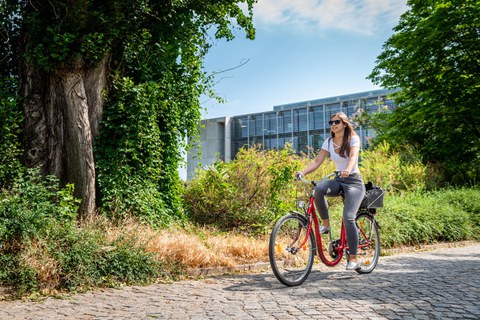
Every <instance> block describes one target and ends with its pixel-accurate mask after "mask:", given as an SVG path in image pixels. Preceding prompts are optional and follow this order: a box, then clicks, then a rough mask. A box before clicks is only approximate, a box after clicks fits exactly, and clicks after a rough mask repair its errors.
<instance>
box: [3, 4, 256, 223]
mask: <svg viewBox="0 0 480 320" xmlns="http://www.w3.org/2000/svg"><path fill="white" fill-rule="evenodd" d="M254 1H255V0H195V1H189V0H163V1H147V0H70V1H67V0H61V1H41V0H34V1H13V0H5V1H2V2H0V20H1V21H2V29H1V31H0V36H1V38H2V40H3V42H4V44H5V45H4V46H3V47H2V48H1V49H0V50H1V51H0V53H1V54H2V55H1V56H0V61H1V62H2V65H1V68H0V73H1V76H2V78H7V77H14V78H16V79H17V80H18V96H19V98H20V99H19V101H20V108H21V110H22V111H23V113H24V117H25V121H24V124H23V128H22V134H21V136H22V145H23V150H24V153H23V161H24V163H25V164H26V165H27V166H29V167H40V168H41V170H42V172H43V173H44V174H54V175H56V176H57V177H58V178H59V179H60V181H61V182H62V183H63V184H66V183H74V184H75V195H76V196H77V197H79V198H80V199H81V200H82V203H81V206H80V213H81V215H82V216H84V217H85V216H88V215H90V214H92V213H93V212H94V210H95V207H96V203H97V202H98V199H97V194H98V192H97V190H96V189H97V186H98V184H97V183H96V182H98V181H97V175H96V172H97V170H98V169H99V168H97V167H96V162H95V159H96V150H98V149H96V148H95V147H94V145H99V146H100V147H101V146H102V144H103V143H104V142H105V141H101V140H98V139H99V137H102V135H99V133H101V132H102V130H103V129H104V128H106V129H105V130H107V129H108V128H109V129H110V131H109V132H116V133H117V134H118V135H117V136H106V135H105V134H104V135H103V137H102V139H104V140H105V139H107V140H114V141H117V142H119V141H123V140H125V139H124V138H125V137H123V136H121V135H122V134H123V133H122V131H121V130H120V131H119V130H116V129H118V128H121V127H122V126H123V129H124V132H125V131H126V129H128V128H126V127H125V126H126V125H127V124H125V123H124V124H122V123H121V122H122V121H125V120H126V118H125V117H123V118H122V117H116V120H115V121H116V122H111V121H110V120H109V119H103V121H102V118H103V115H104V113H105V112H107V111H108V113H109V115H110V117H111V118H115V114H117V115H118V113H122V110H123V109H122V108H124V107H125V103H127V104H128V103H135V104H136V105H127V107H129V108H130V110H132V109H135V108H137V107H138V112H139V113H140V112H143V111H144V110H145V108H143V107H145V103H149V104H153V105H154V106H155V107H154V108H153V109H152V110H153V111H152V112H153V113H152V114H151V115H150V117H149V118H148V119H149V121H150V122H149V123H148V124H144V125H146V126H156V131H157V132H159V135H158V136H157V138H158V139H159V141H158V143H157V145H158V146H161V150H160V152H158V153H155V155H154V156H155V157H157V158H156V159H153V160H152V161H154V162H157V163H160V165H158V166H157V168H155V170H159V171H160V172H157V174H156V182H158V183H159V185H160V186H159V190H160V191H161V190H162V188H163V190H165V189H168V186H166V184H168V182H169V181H173V182H175V181H177V180H178V178H177V179H175V176H178V174H177V173H176V166H177V165H178V161H179V158H180V157H179V147H180V146H181V144H182V143H183V141H185V138H186V137H190V136H193V135H195V132H196V125H197V122H198V120H199V119H200V111H199V110H200V106H199V102H198V98H199V96H200V94H202V93H204V92H208V91H209V90H210V85H211V82H210V80H209V78H208V76H207V75H206V74H205V73H204V72H203V71H202V63H203V57H204V55H205V53H206V52H207V51H208V48H209V47H210V46H211V41H212V40H213V39H211V38H209V35H208V34H209V31H210V30H212V29H214V30H216V33H215V37H216V38H227V39H229V40H231V39H233V37H234V36H233V32H232V29H234V28H240V29H244V30H245V31H246V33H247V37H249V38H251V39H253V38H254V29H253V25H252V6H253V3H254ZM116 83H117V84H116ZM118 83H129V84H130V86H129V88H128V90H126V91H125V90H123V91H122V90H120V89H118V87H119V86H120V87H122V85H118ZM145 85H147V86H149V87H150V88H153V87H154V88H155V89H154V91H155V92H154V96H155V99H153V100H152V99H150V100H149V97H147V96H145V94H148V93H152V91H149V90H150V89H148V90H147V89H145V90H143V89H139V87H138V86H140V87H141V86H145ZM152 90H153V89H152ZM121 94H125V95H130V98H129V99H123V98H122V97H121V96H118V95H121ZM132 95H137V96H136V97H132ZM142 106H143V107H142ZM142 108H143V109H142ZM109 121H110V122H109ZM147 129H148V128H145V130H147ZM139 131H142V129H139ZM139 131H137V132H136V133H135V134H138V132H139ZM96 138H97V140H98V141H96V142H95V144H94V140H95V139H96ZM122 139H123V140H122ZM113 146H114V147H116V148H117V151H118V149H121V148H122V147H123V146H120V145H119V143H117V144H113ZM122 150H123V149H122ZM147 151H148V150H147ZM147 151H146V150H144V149H141V148H137V149H136V150H135V152H136V153H134V154H132V153H128V152H123V153H119V157H120V156H121V157H124V158H125V157H128V158H130V159H144V158H145V157H148V156H151V154H147V155H145V154H144V153H145V152H147ZM147 153H148V152H147ZM117 160H118V159H117ZM150 160H151V159H150ZM140 162H141V163H145V161H143V162H142V161H140ZM146 162H148V161H146ZM130 163H131V162H130ZM113 165H115V163H110V164H105V163H104V166H113ZM173 167H174V168H175V169H172V168H173ZM132 171H135V170H132ZM104 172H106V174H108V173H109V172H110V173H111V171H108V170H104ZM131 174H135V172H133V173H132V172H131ZM172 177H173V178H172ZM142 179H148V177H142ZM105 180H108V179H105ZM174 188H175V186H172V189H174ZM170 196H171V193H168V192H167V194H166V196H165V199H164V200H165V203H166V204H167V206H168V201H169V200H168V199H169V197H170Z"/></svg>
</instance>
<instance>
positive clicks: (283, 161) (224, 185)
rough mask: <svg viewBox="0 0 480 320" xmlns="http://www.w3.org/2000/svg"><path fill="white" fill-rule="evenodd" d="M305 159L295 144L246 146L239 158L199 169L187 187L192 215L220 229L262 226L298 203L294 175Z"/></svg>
mask: <svg viewBox="0 0 480 320" xmlns="http://www.w3.org/2000/svg"><path fill="white" fill-rule="evenodd" d="M299 168H300V160H299V158H298V157H297V156H296V155H292V154H291V149H289V148H286V149H283V150H269V151H266V152H264V151H261V150H260V149H259V147H255V148H250V149H242V150H240V151H239V153H238V154H237V157H236V159H235V160H234V161H232V162H230V163H223V162H221V161H218V162H216V163H215V164H213V165H211V166H209V167H208V168H207V169H206V170H200V171H198V172H197V175H196V177H195V179H193V180H192V181H190V182H189V183H188V185H187V187H186V189H185V191H184V200H185V203H186V209H187V212H188V215H189V216H190V217H191V218H192V219H193V221H194V222H196V223H199V224H212V225H216V226H217V227H219V228H221V229H232V228H239V229H243V230H247V231H254V230H257V231H259V230H262V229H265V227H267V226H270V225H271V223H272V222H274V221H275V220H276V218H277V217H279V216H280V215H283V214H284V213H285V212H286V211H287V210H288V209H290V208H292V207H293V206H294V199H295V192H296V189H295V188H294V187H293V185H292V183H290V182H291V181H292V178H293V176H294V173H295V171H296V170H298V169H299Z"/></svg>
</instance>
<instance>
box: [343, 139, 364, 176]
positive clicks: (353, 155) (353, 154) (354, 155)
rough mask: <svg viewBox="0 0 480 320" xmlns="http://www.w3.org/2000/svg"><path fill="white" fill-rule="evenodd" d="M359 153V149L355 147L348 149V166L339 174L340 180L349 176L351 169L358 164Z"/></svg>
mask: <svg viewBox="0 0 480 320" xmlns="http://www.w3.org/2000/svg"><path fill="white" fill-rule="evenodd" d="M359 152H360V148H359V147H357V146H354V147H351V148H350V154H349V155H348V157H349V159H348V164H347V167H346V168H345V170H343V171H342V172H341V173H340V177H341V178H346V177H348V176H349V175H350V173H351V172H352V170H353V168H354V167H355V165H356V164H357V162H358V154H359Z"/></svg>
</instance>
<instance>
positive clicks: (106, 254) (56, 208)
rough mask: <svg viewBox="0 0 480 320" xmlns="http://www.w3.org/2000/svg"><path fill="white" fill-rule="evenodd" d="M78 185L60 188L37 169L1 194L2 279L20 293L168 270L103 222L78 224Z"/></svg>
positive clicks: (142, 278) (143, 277)
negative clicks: (109, 231)
mask: <svg viewBox="0 0 480 320" xmlns="http://www.w3.org/2000/svg"><path fill="white" fill-rule="evenodd" d="M72 193H73V186H71V185H68V186H67V187H66V188H64V189H59V187H58V182H57V180H56V179H55V178H53V177H47V178H42V177H41V176H40V174H39V172H38V170H34V169H30V170H28V171H27V174H25V175H20V176H19V177H18V178H17V179H15V180H14V183H13V188H12V190H9V191H7V190H4V192H3V193H0V244H1V245H0V283H1V284H4V285H9V286H12V287H14V288H15V289H16V292H17V294H19V295H22V294H28V293H33V292H38V291H44V290H61V289H69V290H72V291H75V290H83V289H85V288H90V287H93V286H99V285H116V284H119V283H143V282H148V281H151V280H153V279H155V278H157V277H158V276H159V275H160V274H163V273H164V271H163V270H162V269H163V262H162V261H159V260H158V259H156V258H155V256H154V254H153V253H150V252H147V250H146V247H147V245H146V244H145V242H141V241H135V239H133V237H132V236H129V235H126V234H124V233H123V234H122V233H119V234H117V235H116V236H115V237H108V235H107V232H105V228H104V226H103V225H101V224H94V223H90V224H87V225H84V226H79V225H78V222H77V201H76V200H75V199H74V198H73V196H72Z"/></svg>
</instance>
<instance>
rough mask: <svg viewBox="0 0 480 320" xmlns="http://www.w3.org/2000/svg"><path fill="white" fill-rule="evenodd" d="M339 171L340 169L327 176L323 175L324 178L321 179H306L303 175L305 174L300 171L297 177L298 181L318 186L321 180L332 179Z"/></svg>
mask: <svg viewBox="0 0 480 320" xmlns="http://www.w3.org/2000/svg"><path fill="white" fill-rule="evenodd" d="M339 172H340V171H335V172H333V173H330V174H328V175H326V176H325V177H323V178H322V179H320V180H306V179H305V178H304V177H303V175H302V174H300V173H299V174H297V175H296V177H295V178H296V180H297V181H300V182H303V183H305V184H311V185H313V186H316V185H317V184H318V183H321V182H323V181H325V180H327V179H330V177H333V176H336V175H338V174H339Z"/></svg>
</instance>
